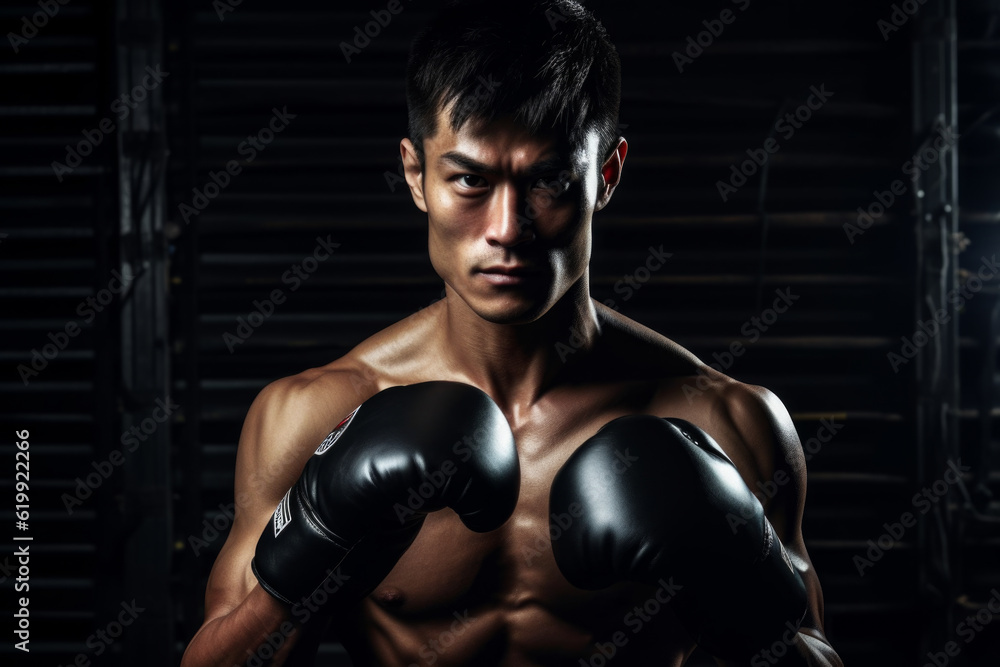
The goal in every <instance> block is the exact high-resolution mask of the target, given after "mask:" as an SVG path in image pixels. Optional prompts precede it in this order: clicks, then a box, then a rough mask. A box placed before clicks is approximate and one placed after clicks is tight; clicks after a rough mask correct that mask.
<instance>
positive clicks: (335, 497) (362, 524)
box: [251, 381, 521, 604]
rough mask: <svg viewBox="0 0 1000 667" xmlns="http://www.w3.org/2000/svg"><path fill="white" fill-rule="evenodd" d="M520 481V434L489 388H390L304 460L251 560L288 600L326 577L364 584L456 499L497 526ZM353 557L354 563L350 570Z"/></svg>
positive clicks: (472, 517) (489, 526) (479, 526)
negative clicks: (517, 437) (428, 517)
mask: <svg viewBox="0 0 1000 667" xmlns="http://www.w3.org/2000/svg"><path fill="white" fill-rule="evenodd" d="M470 442H471V445H470ZM459 452H460V453H461V455H459ZM520 480H521V475H520V464H519V462H518V457H517V450H516V449H515V447H514V436H513V434H512V433H511V429H510V426H509V425H508V423H507V420H506V418H505V417H504V415H503V413H502V412H501V411H500V408H498V407H497V405H496V404H495V403H494V402H493V400H492V399H491V398H490V397H489V396H488V395H487V394H486V393H484V392H483V391H481V390H479V389H477V388H475V387H472V386H470V385H467V384H463V383H460V382H442V381H437V382H422V383H419V384H413V385H407V386H399V387H391V388H389V389H386V390H384V391H381V392H379V393H378V394H376V395H374V396H372V397H371V398H369V399H368V400H367V401H365V402H364V403H362V404H361V405H360V406H358V407H357V408H356V409H355V410H354V411H353V412H352V413H351V414H350V415H348V416H347V417H346V418H345V419H344V420H343V421H342V422H341V423H340V424H339V425H338V426H337V428H336V429H335V430H334V431H333V432H332V433H330V435H329V436H327V438H326V439H325V440H324V441H323V442H322V444H320V446H319V448H318V449H317V450H316V452H315V454H313V456H312V457H310V459H309V460H308V461H307V462H306V465H305V468H304V469H303V471H302V475H301V476H300V477H299V479H298V481H297V482H296V483H295V484H294V485H293V486H292V488H291V489H289V490H288V492H287V493H286V494H285V497H284V498H283V499H282V500H281V502H280V503H279V505H278V508H277V509H276V510H275V512H274V514H273V516H272V519H271V521H270V522H268V524H267V526H266V527H265V528H264V532H263V533H262V534H261V536H260V539H259V540H258V541H257V548H256V551H255V553H254V557H253V560H252V561H251V568H252V570H253V573H254V575H255V576H256V577H257V580H258V581H259V582H260V585H261V587H262V588H264V590H266V591H267V592H268V593H270V594H271V595H273V596H274V597H276V598H278V599H279V600H281V601H283V602H285V603H289V604H291V603H294V602H299V601H302V600H303V599H304V598H306V597H309V596H311V595H312V594H313V593H314V592H316V591H317V589H318V588H319V587H320V586H322V585H324V584H326V583H327V580H328V578H329V579H332V578H335V579H336V581H337V582H338V583H337V588H339V586H340V582H341V581H346V580H348V579H351V580H352V581H351V584H350V587H351V588H353V589H354V590H353V592H354V593H355V594H356V595H365V594H367V593H368V592H370V591H371V590H372V589H374V587H375V586H377V585H378V584H379V582H380V581H381V580H382V579H383V578H385V575H386V574H388V571H389V570H390V569H391V568H392V566H393V565H394V564H395V563H396V561H398V560H399V558H400V556H402V554H403V552H405V551H406V549H407V548H408V547H409V546H410V544H411V543H412V542H413V540H414V539H415V538H416V536H417V533H418V532H419V531H420V526H421V525H422V524H423V522H424V518H425V517H426V515H427V513H429V512H433V511H435V510H439V509H442V508H444V507H451V508H452V509H453V510H455V512H457V513H458V515H459V517H460V518H461V520H462V522H463V523H464V524H465V525H466V526H467V527H469V528H470V529H471V530H474V531H477V532H487V531H490V530H493V529H495V528H498V527H499V526H500V525H501V524H503V523H504V522H505V521H506V520H507V518H508V517H509V516H510V515H511V513H512V512H513V511H514V505H515V504H516V502H517V496H518V492H519V490H520ZM345 563H349V564H350V570H349V571H344V572H341V571H340V569H341V567H342V566H343V567H344V569H347V565H346V564H345ZM326 588H327V590H328V591H333V590H337V588H331V587H330V586H327V587H326ZM318 596H319V594H318V593H317V597H318Z"/></svg>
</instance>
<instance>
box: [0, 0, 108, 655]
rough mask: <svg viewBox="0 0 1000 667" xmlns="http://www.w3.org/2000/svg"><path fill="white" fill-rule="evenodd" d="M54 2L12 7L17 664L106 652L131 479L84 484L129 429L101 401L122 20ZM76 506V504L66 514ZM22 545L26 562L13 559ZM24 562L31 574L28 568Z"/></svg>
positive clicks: (11, 595) (8, 378)
mask: <svg viewBox="0 0 1000 667" xmlns="http://www.w3.org/2000/svg"><path fill="white" fill-rule="evenodd" d="M46 6H47V7H48V11H47V13H46V12H43V11H42V10H41V9H40V5H39V4H38V3H28V2H14V3H6V4H5V5H4V6H3V7H2V8H0V27H2V30H0V33H2V34H3V35H4V39H3V48H2V49H0V90H2V92H0V311H2V312H3V316H2V318H0V405H2V406H3V407H2V409H0V427H2V433H3V436H2V438H0V459H2V460H3V467H4V472H3V474H2V475H0V496H2V498H3V499H4V501H3V505H2V506H0V525H2V526H3V530H2V533H0V534H2V537H0V542H2V549H0V612H2V614H3V616H4V618H5V619H7V620H6V621H5V623H4V626H5V629H6V633H5V638H4V641H3V642H2V643H0V663H3V664H5V665H6V664H12V665H21V664H43V663H44V664H51V665H56V664H62V663H63V662H65V663H67V664H68V663H69V662H71V661H72V660H74V659H75V657H76V656H77V655H78V654H85V655H86V654H89V653H91V651H93V649H94V645H91V646H89V647H88V646H87V640H88V638H91V641H92V642H93V641H96V638H95V637H93V635H94V633H95V632H96V631H97V630H98V629H99V628H102V627H105V626H106V625H107V623H108V621H109V620H111V619H109V618H107V617H106V616H105V615H104V613H103V612H104V611H105V610H106V607H107V604H108V603H107V600H108V599H109V598H111V597H113V596H114V595H116V594H117V592H116V591H115V589H114V587H113V586H108V585H104V584H107V583H108V580H107V579H105V578H102V575H103V574H106V572H105V571H104V570H102V562H101V561H102V556H101V555H100V550H101V549H102V548H107V546H108V544H109V543H108V541H107V540H108V539H110V538H111V530H110V527H109V526H107V525H106V524H102V522H100V521H98V520H97V517H98V516H99V510H100V508H101V507H102V505H101V503H102V502H103V501H102V498H104V497H106V496H105V495H104V494H108V495H110V493H111V492H112V487H114V486H115V484H117V483H119V482H120V481H121V480H116V479H113V478H110V479H109V480H107V481H105V480H104V479H100V478H98V477H94V478H92V480H91V484H93V483H94V482H95V481H96V480H98V479H99V481H100V484H99V485H98V490H96V491H94V490H92V489H90V488H86V487H83V486H81V483H78V482H77V480H78V479H87V477H88V475H90V474H94V473H95V469H94V467H93V464H94V462H96V461H98V460H99V459H100V456H99V455H100V453H101V452H102V444H101V442H100V438H101V437H102V436H106V434H107V433H109V432H111V431H112V430H113V429H114V424H115V421H114V407H113V405H112V406H111V407H110V409H108V407H109V406H107V405H101V403H100V401H101V400H102V399H106V398H107V396H108V395H107V393H106V392H107V390H108V377H109V376H108V375H107V374H106V373H107V372H113V371H112V370H111V368H104V369H103V370H102V366H101V364H102V363H103V362H106V361H107V357H106V354H105V352H104V351H102V345H103V344H104V343H105V342H106V340H105V338H104V333H103V332H104V331H106V326H107V316H108V314H109V309H108V307H109V304H108V302H107V301H105V302H103V303H97V302H94V301H93V299H95V298H104V297H106V296H107V295H108V294H111V292H110V291H109V290H108V289H107V288H108V287H109V285H112V284H113V285H114V286H118V287H120V286H121V284H120V283H112V281H113V279H114V276H113V275H112V274H110V272H109V270H108V267H109V266H110V265H109V263H108V259H107V250H108V243H107V237H106V234H107V233H108V231H107V230H108V227H109V224H112V221H111V220H109V219H108V218H107V214H108V208H107V207H108V206H109V192H110V189H109V184H110V183H113V179H111V178H110V176H111V173H112V172H111V169H110V165H111V164H113V155H114V142H115V136H114V134H113V133H112V134H105V133H103V132H101V131H100V123H101V121H102V120H104V119H106V118H108V117H111V118H114V117H115V114H114V113H113V111H111V109H110V108H109V105H110V104H111V103H112V101H113V100H114V97H113V96H112V95H111V89H112V86H111V81H112V75H111V68H110V65H109V59H108V52H107V49H106V48H105V47H106V41H105V40H106V36H107V34H108V32H109V27H110V22H109V20H108V16H107V14H106V11H105V10H104V9H103V8H102V7H100V6H99V5H98V4H97V3H93V2H88V1H86V0H81V1H80V2H73V3H72V4H71V5H70V4H66V3H62V4H59V3H55V2H53V3H46ZM88 137H90V138H89V139H88ZM95 137H97V138H99V139H95ZM77 158H79V161H78V162H77V161H76V159H77ZM111 203H113V200H112V201H111ZM111 229H113V227H111ZM95 230H97V233H95ZM102 290H103V291H104V294H101V291H102ZM112 296H113V298H114V299H117V298H118V295H117V294H112ZM98 311H100V312H98ZM105 351H106V348H105ZM19 431H28V433H29V438H28V442H29V443H30V444H29V448H28V450H27V451H28V461H27V462H28V465H29V469H28V471H27V472H28V479H27V484H28V491H27V496H28V503H27V504H28V512H29V518H28V521H27V524H28V528H27V530H23V531H22V530H19V529H17V528H16V524H15V519H16V518H18V517H16V516H15V511H14V510H15V503H16V502H17V501H16V496H15V493H16V491H17V489H16V487H15V483H16V482H23V481H25V478H24V477H23V476H22V477H20V478H15V462H16V460H15V454H16V452H19V451H21V450H20V449H18V448H16V447H15V444H14V443H15V442H17V441H20V439H19V438H17V436H16V435H15V434H16V432H19ZM21 460H22V461H23V457H22V458H21ZM23 470H24V469H23V468H21V469H20V471H22V472H23ZM65 498H72V500H71V501H70V502H69V504H67V501H66V500H65ZM15 536H18V537H30V538H31V540H30V541H27V540H25V541H15V540H14V539H13V538H14V537H15ZM23 546H27V547H28V553H29V562H28V563H26V564H25V563H20V562H19V557H18V556H15V555H14V554H15V550H16V549H18V548H21V547H23ZM108 562H110V559H107V560H105V564H106V563H108ZM22 564H24V565H27V568H28V577H27V579H25V578H24V577H23V576H22V575H23V574H24V573H23V572H19V567H20V566H21V565H22ZM19 577H21V580H20V581H18V578H19ZM15 584H17V585H18V588H17V589H15ZM25 585H27V588H25ZM21 597H27V598H28V600H29V605H28V610H29V614H30V627H29V631H30V635H29V636H28V639H29V642H28V644H27V647H28V648H29V649H30V654H26V653H23V652H22V651H19V650H17V649H16V648H15V642H17V641H20V640H22V639H24V637H17V636H16V635H15V634H13V629H14V626H15V623H16V622H17V621H15V620H13V619H14V616H13V615H14V613H15V611H16V610H17V608H18V607H19V599H20V598H21ZM119 599H120V598H119ZM117 602H118V600H115V601H114V602H113V603H111V604H114V605H116V606H117ZM106 648H107V647H106V646H105V649H106ZM32 660H34V661H36V662H35V663H31V661H32Z"/></svg>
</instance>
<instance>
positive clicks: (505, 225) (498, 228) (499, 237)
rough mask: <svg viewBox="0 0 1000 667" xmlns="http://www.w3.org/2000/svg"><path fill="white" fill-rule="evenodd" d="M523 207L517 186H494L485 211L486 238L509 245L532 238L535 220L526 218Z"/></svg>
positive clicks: (523, 201) (522, 200)
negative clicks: (487, 208) (486, 217)
mask: <svg viewBox="0 0 1000 667" xmlns="http://www.w3.org/2000/svg"><path fill="white" fill-rule="evenodd" d="M525 207H526V203H525V200H524V198H523V197H522V196H521V195H520V194H519V193H518V191H517V188H515V187H512V186H510V185H502V186H500V187H498V188H496V189H495V190H494V195H493V198H492V201H491V202H490V207H489V210H488V211H487V216H488V220H487V226H486V240H487V241H488V242H489V243H491V244H496V245H502V246H505V247H509V246H515V245H519V244H521V243H526V242H528V241H531V240H532V239H534V238H535V229H534V227H535V224H534V223H535V221H534V220H530V219H528V216H527V215H526V211H525Z"/></svg>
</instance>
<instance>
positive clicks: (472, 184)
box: [458, 174, 486, 188]
mask: <svg viewBox="0 0 1000 667" xmlns="http://www.w3.org/2000/svg"><path fill="white" fill-rule="evenodd" d="M458 182H459V183H461V184H462V185H464V186H465V187H467V188H481V187H484V186H485V185H486V179H485V178H483V177H482V176H476V175H475V174H462V175H461V176H459V177H458Z"/></svg>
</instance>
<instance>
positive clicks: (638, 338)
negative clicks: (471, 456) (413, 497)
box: [329, 302, 753, 667]
mask: <svg viewBox="0 0 1000 667" xmlns="http://www.w3.org/2000/svg"><path fill="white" fill-rule="evenodd" d="M595 307H596V308H597V313H598V321H599V322H600V325H601V330H602V335H601V336H600V337H599V342H598V344H597V345H595V347H594V348H593V349H592V350H587V351H582V350H581V351H575V352H572V353H566V373H565V374H564V375H563V376H562V377H561V378H560V380H559V382H557V383H555V385H554V386H552V387H551V388H548V389H547V391H546V392H545V393H544V394H543V395H542V396H541V398H540V399H539V400H537V401H536V402H534V403H533V404H532V405H531V406H530V407H529V408H523V409H511V408H508V410H507V411H505V414H506V416H507V418H508V421H509V422H510V425H511V427H512V430H513V433H514V438H515V442H516V445H517V449H518V454H519V456H520V462H521V491H520V496H519V500H518V503H517V506H516V508H515V510H514V513H513V515H512V516H511V518H510V519H509V520H508V521H507V522H506V523H505V524H504V525H503V526H502V527H501V528H499V529H498V530H495V531H493V532H490V533H486V534H477V533H473V532H471V531H469V530H468V529H467V528H466V527H465V526H464V525H463V524H462V523H461V522H460V521H459V519H458V517H457V515H455V514H454V512H452V511H451V510H448V509H446V510H442V511H440V512H436V513H433V514H431V515H429V516H428V517H427V519H426V522H425V523H424V525H423V528H422V529H421V531H420V534H419V535H418V537H417V538H416V540H415V542H414V543H413V544H412V546H411V547H410V548H409V550H408V551H407V552H406V553H405V554H404V555H403V556H402V558H401V559H400V560H399V562H398V563H397V564H396V566H395V567H394V569H393V570H392V571H391V572H390V574H389V575H388V576H387V577H386V578H385V579H384V581H382V583H381V584H380V585H379V586H378V587H377V588H376V589H375V590H374V591H373V592H372V593H371V594H370V595H369V596H368V597H367V598H365V599H364V600H363V601H361V602H360V603H359V604H358V605H357V606H356V607H355V608H352V609H347V610H345V613H344V615H343V617H342V618H338V619H336V620H335V622H334V624H333V626H332V627H333V632H334V637H336V639H338V640H339V641H341V642H342V643H343V644H344V645H345V646H346V647H347V649H348V651H349V652H350V654H351V656H352V658H353V660H354V662H355V664H356V665H358V666H359V667H360V666H362V665H380V666H381V665H384V666H387V667H396V666H399V667H409V666H411V665H437V666H441V667H445V666H449V665H497V666H510V667H513V666H515V665H517V666H524V667H527V666H532V665H548V666H555V665H566V666H570V665H574V666H575V665H580V664H583V665H587V664H603V661H601V660H599V659H595V661H594V662H593V663H592V662H590V661H589V658H590V656H591V655H592V654H594V653H595V652H597V653H599V650H600V649H599V647H598V644H600V645H603V646H604V649H605V653H607V652H608V651H610V650H611V649H612V647H613V648H614V651H615V658H614V664H616V665H622V666H623V667H624V666H626V665H647V664H648V665H654V664H655V665H658V666H662V665H681V664H682V663H683V662H684V660H685V658H686V657H687V656H688V655H689V654H690V653H691V652H692V651H693V649H694V643H693V641H692V640H691V638H690V637H689V636H688V635H687V634H686V633H685V632H684V630H683V629H682V628H681V626H680V624H679V622H678V620H677V618H676V617H675V616H674V615H673V613H672V611H671V609H670V605H669V603H668V604H660V603H659V602H657V601H655V600H656V597H655V593H656V589H655V588H651V587H646V586H641V585H638V584H631V583H621V584H617V585H615V586H612V587H610V588H607V589H604V590H601V591H594V592H591V591H583V590H580V589H577V588H574V587H573V586H571V585H570V584H569V583H568V582H567V581H566V580H565V579H564V578H563V576H562V575H561V574H560V572H559V570H558V568H557V566H556V563H555V560H554V559H553V556H552V550H551V540H550V533H549V518H548V515H549V511H548V495H549V487H550V485H551V482H552V479H553V477H554V475H555V474H556V472H557V471H558V470H559V468H560V467H561V466H562V464H563V463H564V462H565V460H566V459H567V457H568V456H569V455H570V454H571V453H572V452H573V451H574V450H575V449H576V448H577V447H578V446H579V445H580V444H581V443H583V442H584V441H585V440H586V439H587V438H589V437H590V436H592V435H593V434H594V433H595V432H596V431H597V430H598V429H599V428H600V427H601V426H603V425H604V424H605V423H607V422H608V421H610V420H611V419H614V418H615V417H619V416H621V415H625V414H655V415H659V416H676V417H681V418H684V419H687V420H689V421H691V422H692V423H695V424H697V425H699V426H701V427H702V428H704V429H706V431H708V432H709V433H711V434H712V435H713V436H714V437H715V438H716V440H717V441H718V442H719V444H720V445H721V446H722V447H723V448H724V449H726V451H727V453H729V455H730V458H732V459H733V461H734V462H735V463H736V464H737V467H738V468H739V469H740V472H741V474H743V476H744V479H745V480H746V481H747V483H748V485H749V484H750V480H751V479H752V477H753V461H752V460H751V456H750V454H749V453H748V452H746V451H745V447H744V446H743V445H742V444H741V443H739V442H738V438H736V437H734V435H733V434H734V431H733V429H732V425H731V423H729V420H728V418H727V417H725V410H720V409H719V408H720V401H721V400H722V399H721V395H722V394H721V388H722V387H723V386H724V385H725V386H728V385H731V384H733V381H732V380H729V379H728V378H726V377H725V376H723V375H721V374H718V373H715V372H714V371H712V370H711V369H707V368H706V367H704V366H702V365H701V364H700V363H699V362H698V361H697V359H696V358H695V357H694V356H693V355H691V354H690V353H689V352H687V351H686V350H684V349H683V348H681V347H680V346H678V345H676V344H675V343H672V342H671V341H669V340H668V339H666V338H664V337H662V336H659V334H655V333H654V332H651V331H650V330H648V329H645V328H643V327H641V326H638V325H636V323H634V322H632V321H631V320H628V319H627V318H624V317H622V316H620V315H619V314H617V313H615V312H614V311H611V310H609V309H607V308H605V307H604V306H601V305H600V304H597V303H596V302H595ZM425 310H426V312H425V311H421V313H418V314H416V315H414V316H412V317H410V318H407V319H406V320H403V321H401V322H399V323H397V324H396V325H393V326H392V327H389V328H388V329H386V330H384V331H382V332H380V333H379V334H376V336H373V337H372V338H370V339H368V340H367V341H365V343H362V344H361V345H359V346H358V347H357V348H355V349H354V350H352V352H351V354H349V355H347V356H345V357H343V358H341V359H339V360H338V361H337V362H334V364H331V365H330V367H329V368H331V369H341V368H347V367H352V368H354V369H355V370H356V369H358V368H363V369H364V371H363V372H364V374H365V377H366V378H367V380H368V381H370V385H369V390H368V393H373V392H374V391H378V390H381V389H384V388H386V387H389V386H395V385H405V384H412V383H416V382H424V381H429V380H454V381H460V382H469V380H468V379H467V378H465V377H463V375H462V374H461V372H458V371H456V370H454V369H452V368H451V367H450V364H449V360H448V358H447V352H446V351H444V350H442V349H439V348H438V347H437V346H436V345H435V343H434V341H435V340H436V339H435V336H434V333H435V330H436V326H437V325H436V319H435V318H436V316H435V313H434V307H431V308H428V309H425ZM563 349H564V352H565V351H566V349H572V348H563ZM698 368H701V369H703V370H702V372H703V373H706V372H707V377H708V378H710V379H711V385H712V387H711V388H710V389H709V390H707V391H704V392H703V393H702V394H701V395H700V396H698V397H696V398H694V399H693V400H689V399H688V397H686V396H685V393H684V391H683V390H682V387H683V385H684V384H685V383H687V384H688V386H693V383H694V380H695V378H696V372H697V370H698ZM700 386H701V387H702V388H705V386H706V384H705V380H704V379H703V380H702V384H701V385H700ZM359 402H360V401H359ZM751 488H753V487H752V486H751ZM678 510H679V511H683V509H682V508H678ZM689 539H696V537H694V536H692V537H691V538H689ZM651 612H652V613H651ZM616 633H618V634H617V635H616ZM616 638H617V642H615V641H614V640H615V639H616ZM616 644H617V645H616ZM581 659H583V662H582V663H581V662H580V660H581Z"/></svg>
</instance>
